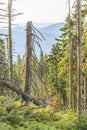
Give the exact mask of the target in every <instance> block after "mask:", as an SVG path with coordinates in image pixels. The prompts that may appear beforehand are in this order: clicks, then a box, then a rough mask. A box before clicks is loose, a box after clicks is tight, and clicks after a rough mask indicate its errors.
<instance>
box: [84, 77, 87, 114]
mask: <svg viewBox="0 0 87 130" xmlns="http://www.w3.org/2000/svg"><path fill="white" fill-rule="evenodd" d="M84 111H85V113H86V114H87V77H85V79H84Z"/></svg>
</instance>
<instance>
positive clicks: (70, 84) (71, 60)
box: [69, 0, 73, 109]
mask: <svg viewBox="0 0 87 130" xmlns="http://www.w3.org/2000/svg"><path fill="white" fill-rule="evenodd" d="M69 89H70V90H69V108H70V109H72V108H73V42H72V36H71V15H70V0H69Z"/></svg>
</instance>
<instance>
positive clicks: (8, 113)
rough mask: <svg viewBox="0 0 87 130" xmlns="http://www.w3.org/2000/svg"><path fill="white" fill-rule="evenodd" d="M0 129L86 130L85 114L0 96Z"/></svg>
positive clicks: (86, 116) (86, 119) (86, 120)
mask: <svg viewBox="0 0 87 130" xmlns="http://www.w3.org/2000/svg"><path fill="white" fill-rule="evenodd" d="M0 130H87V115H86V114H82V115H81V117H80V118H79V119H78V117H77V114H76V113H73V112H72V111H70V110H67V111H63V112H57V111H56V112H55V111H53V110H52V108H51V107H49V106H48V107H46V108H43V107H38V106H35V105H34V104H32V103H30V104H29V105H28V104H27V105H26V106H25V105H23V106H21V102H20V100H19V101H13V100H12V99H11V100H9V101H8V98H7V97H6V96H0Z"/></svg>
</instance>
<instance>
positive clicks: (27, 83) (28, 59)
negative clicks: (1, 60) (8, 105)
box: [24, 22, 32, 94]
mask: <svg viewBox="0 0 87 130" xmlns="http://www.w3.org/2000/svg"><path fill="white" fill-rule="evenodd" d="M31 60H32V22H28V23H27V26H26V64H25V87H24V92H27V93H28V94H30V89H31V83H32V75H31Z"/></svg>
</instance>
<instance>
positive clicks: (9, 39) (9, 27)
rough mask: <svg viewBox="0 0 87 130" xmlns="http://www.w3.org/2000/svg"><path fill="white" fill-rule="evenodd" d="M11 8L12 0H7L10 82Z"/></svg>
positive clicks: (10, 72) (10, 75) (11, 76)
mask: <svg viewBox="0 0 87 130" xmlns="http://www.w3.org/2000/svg"><path fill="white" fill-rule="evenodd" d="M11 8H12V0H8V49H9V54H8V56H9V80H10V82H11V83H12V79H13V66H12V30H11Z"/></svg>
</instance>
